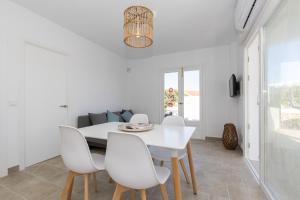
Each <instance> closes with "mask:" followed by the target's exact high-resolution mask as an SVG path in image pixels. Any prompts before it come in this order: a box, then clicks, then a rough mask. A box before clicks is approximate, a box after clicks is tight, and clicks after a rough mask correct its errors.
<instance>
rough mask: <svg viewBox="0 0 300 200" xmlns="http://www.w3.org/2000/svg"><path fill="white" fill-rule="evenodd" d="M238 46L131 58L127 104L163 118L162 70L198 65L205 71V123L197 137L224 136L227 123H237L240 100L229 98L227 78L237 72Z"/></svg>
mask: <svg viewBox="0 0 300 200" xmlns="http://www.w3.org/2000/svg"><path fill="white" fill-rule="evenodd" d="M236 51H237V48H236V45H235V44H233V45H228V46H220V47H214V48H207V49H199V50H193V51H187V52H180V53H174V54H168V55H162V56H155V57H152V58H147V59H140V60H129V61H128V62H127V67H128V68H129V69H130V70H129V72H128V83H127V94H128V98H127V106H128V107H129V108H132V109H133V110H134V111H135V112H141V113H147V114H148V115H149V118H150V120H151V121H153V122H159V121H160V104H161V102H160V99H161V98H160V91H161V87H162V86H161V84H162V81H161V77H162V76H161V74H162V71H163V69H167V68H172V67H173V68H178V67H180V66H187V67H190V66H193V67H195V66H197V67H199V68H200V70H201V73H202V74H203V76H202V77H203V85H202V88H203V91H202V92H203V93H202V94H203V97H202V99H201V100H202V102H203V112H202V123H201V124H198V127H199V128H198V131H197V133H196V134H195V136H194V137H195V138H205V137H206V136H208V137H219V138H221V137H222V132H223V126H224V124H225V123H227V122H233V123H235V124H236V123H237V114H238V111H237V108H238V107H237V106H238V100H237V99H233V98H230V97H229V89H228V81H229V78H230V76H231V74H232V73H236V71H237V65H236V60H237V57H236V56H237V55H236Z"/></svg>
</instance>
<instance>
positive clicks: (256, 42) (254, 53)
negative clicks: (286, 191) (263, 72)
mask: <svg viewBox="0 0 300 200" xmlns="http://www.w3.org/2000/svg"><path fill="white" fill-rule="evenodd" d="M247 61H248V62H247V63H248V64H247V68H246V69H247V70H246V79H247V83H246V158H247V159H248V161H249V163H250V165H251V166H252V167H253V169H254V171H255V173H256V174H257V176H259V174H260V36H259V34H257V35H256V36H255V37H254V39H253V40H252V41H251V42H250V44H249V46H248V48H247Z"/></svg>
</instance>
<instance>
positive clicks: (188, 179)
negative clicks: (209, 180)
mask: <svg viewBox="0 0 300 200" xmlns="http://www.w3.org/2000/svg"><path fill="white" fill-rule="evenodd" d="M179 162H180V165H181V169H182V171H183V174H184V176H185V180H186V182H187V184H190V177H189V175H188V173H187V170H186V167H185V164H184V160H183V159H181V160H179Z"/></svg>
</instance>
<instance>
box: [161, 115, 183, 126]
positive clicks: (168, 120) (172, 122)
mask: <svg viewBox="0 0 300 200" xmlns="http://www.w3.org/2000/svg"><path fill="white" fill-rule="evenodd" d="M162 125H163V126H185V123H184V119H183V117H180V116H167V117H165V118H164V120H163V122H162Z"/></svg>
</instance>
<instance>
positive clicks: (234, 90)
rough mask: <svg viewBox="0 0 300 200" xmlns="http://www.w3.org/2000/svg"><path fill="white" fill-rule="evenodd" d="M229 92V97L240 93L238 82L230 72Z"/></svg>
mask: <svg viewBox="0 0 300 200" xmlns="http://www.w3.org/2000/svg"><path fill="white" fill-rule="evenodd" d="M229 94H230V97H236V96H238V95H239V94H240V83H239V82H238V81H237V79H236V76H235V75H234V74H232V75H231V77H230V79H229Z"/></svg>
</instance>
